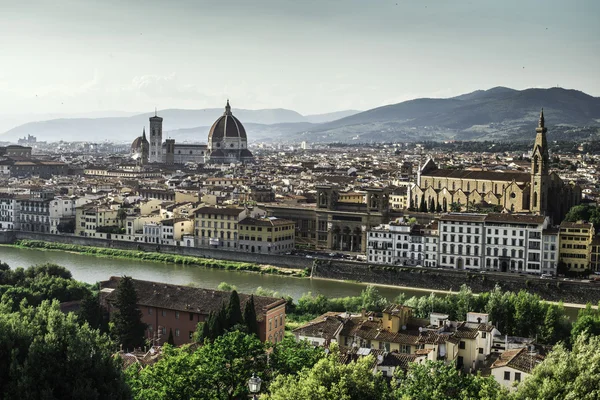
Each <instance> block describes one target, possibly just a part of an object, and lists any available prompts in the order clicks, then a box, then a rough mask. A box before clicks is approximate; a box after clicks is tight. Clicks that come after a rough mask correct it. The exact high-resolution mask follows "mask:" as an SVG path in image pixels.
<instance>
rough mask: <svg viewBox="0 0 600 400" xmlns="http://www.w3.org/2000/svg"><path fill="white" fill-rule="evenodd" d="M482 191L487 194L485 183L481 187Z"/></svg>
mask: <svg viewBox="0 0 600 400" xmlns="http://www.w3.org/2000/svg"><path fill="white" fill-rule="evenodd" d="M481 191H482V192H483V193H485V183H484V184H483V185H481Z"/></svg>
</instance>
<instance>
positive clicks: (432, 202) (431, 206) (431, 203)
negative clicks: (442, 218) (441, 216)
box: [429, 199, 435, 213]
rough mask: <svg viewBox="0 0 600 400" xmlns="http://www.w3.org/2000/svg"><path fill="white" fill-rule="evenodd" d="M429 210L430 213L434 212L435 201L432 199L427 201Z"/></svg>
mask: <svg viewBox="0 0 600 400" xmlns="http://www.w3.org/2000/svg"><path fill="white" fill-rule="evenodd" d="M429 212H430V213H434V212H435V201H434V200H433V199H432V200H431V202H430V203H429Z"/></svg>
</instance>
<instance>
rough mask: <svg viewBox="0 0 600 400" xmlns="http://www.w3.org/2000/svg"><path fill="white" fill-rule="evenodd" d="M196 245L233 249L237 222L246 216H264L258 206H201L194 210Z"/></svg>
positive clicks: (236, 233)
mask: <svg viewBox="0 0 600 400" xmlns="http://www.w3.org/2000/svg"><path fill="white" fill-rule="evenodd" d="M194 215H195V222H194V229H195V233H196V238H197V244H198V246H211V247H224V248H230V249H234V248H237V245H238V223H239V222H240V221H242V220H243V219H245V218H247V217H251V218H258V217H264V216H265V215H266V212H265V211H264V210H262V209H260V208H257V207H255V208H237V207H201V208H199V209H197V210H196V211H195V212H194Z"/></svg>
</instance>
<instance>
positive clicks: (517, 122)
mask: <svg viewBox="0 0 600 400" xmlns="http://www.w3.org/2000/svg"><path fill="white" fill-rule="evenodd" d="M542 107H543V108H544V110H545V116H546V124H547V125H548V126H549V127H550V130H549V137H550V138H551V139H561V138H563V139H564V138H565V137H564V136H563V137H561V135H564V134H565V133H566V132H567V131H568V132H571V133H570V134H569V138H579V137H578V136H577V135H575V137H574V136H573V135H572V133H573V132H579V131H581V132H584V133H583V136H584V137H585V136H587V135H588V133H587V132H589V129H578V128H584V127H590V126H595V127H598V126H600V98H598V97H592V96H589V95H587V94H585V93H583V92H580V91H577V90H568V89H562V88H550V89H526V90H514V89H509V88H503V87H498V88H493V89H489V90H478V91H475V92H472V93H468V94H464V95H461V96H456V97H453V98H448V99H415V100H409V101H405V102H402V103H398V104H392V105H387V106H383V107H378V108H374V109H372V110H367V111H363V112H361V113H358V114H354V115H352V116H349V117H345V118H341V119H339V120H336V121H333V122H329V123H325V124H321V125H318V126H316V127H314V128H312V129H310V131H308V132H299V133H297V134H296V135H295V137H296V138H298V140H299V139H300V138H301V139H302V140H308V141H314V142H337V141H342V142H346V141H358V142H381V141H415V140H445V139H460V140H513V139H517V140H530V138H531V137H533V136H535V126H536V124H537V119H538V116H539V112H540V109H541V108H542ZM552 127H555V128H554V129H553V128H552ZM591 132H592V133H594V132H598V130H594V129H592V130H591Z"/></svg>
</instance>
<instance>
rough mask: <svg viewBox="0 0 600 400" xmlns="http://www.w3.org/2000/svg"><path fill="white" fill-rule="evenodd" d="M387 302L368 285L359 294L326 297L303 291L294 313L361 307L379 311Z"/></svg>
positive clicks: (351, 309)
mask: <svg viewBox="0 0 600 400" xmlns="http://www.w3.org/2000/svg"><path fill="white" fill-rule="evenodd" d="M387 304H388V301H387V299H386V298H385V297H383V296H381V294H380V293H379V291H378V290H377V288H376V287H375V286H373V285H368V286H367V287H366V288H365V289H363V290H362V291H361V293H360V295H359V296H348V297H341V298H327V297H325V296H323V295H322V294H320V295H317V296H313V295H312V293H310V292H308V293H305V294H304V295H302V297H301V298H300V299H299V300H298V305H297V306H296V308H295V310H294V313H295V314H300V315H302V314H308V315H319V314H323V313H325V312H327V311H340V312H342V311H350V312H360V311H361V309H362V308H365V309H366V310H368V311H381V310H382V309H383V308H385V306H386V305H387Z"/></svg>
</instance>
